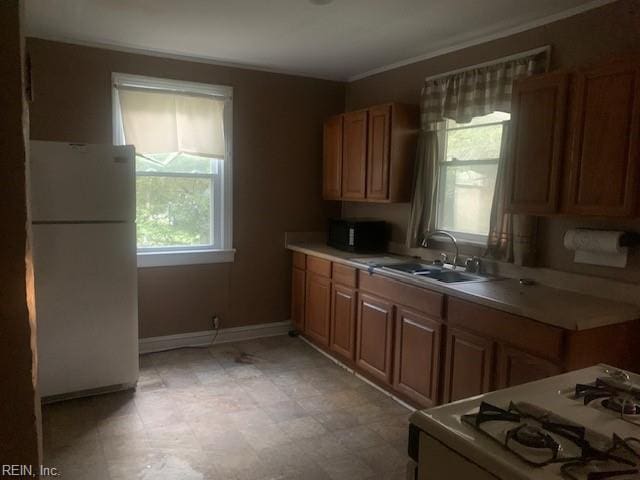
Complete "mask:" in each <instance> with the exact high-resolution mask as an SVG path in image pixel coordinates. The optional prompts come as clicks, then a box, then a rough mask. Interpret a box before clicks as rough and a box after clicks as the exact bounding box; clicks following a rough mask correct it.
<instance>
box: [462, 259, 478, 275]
mask: <svg viewBox="0 0 640 480" xmlns="http://www.w3.org/2000/svg"><path fill="white" fill-rule="evenodd" d="M464 266H465V270H466V271H467V272H469V273H479V272H480V259H479V258H478V257H470V258H467V260H466V261H465V262H464Z"/></svg>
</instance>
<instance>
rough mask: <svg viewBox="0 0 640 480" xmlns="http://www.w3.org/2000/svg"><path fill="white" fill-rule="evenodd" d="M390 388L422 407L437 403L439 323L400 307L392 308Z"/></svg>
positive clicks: (440, 328)
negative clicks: (392, 360) (393, 319)
mask: <svg viewBox="0 0 640 480" xmlns="http://www.w3.org/2000/svg"><path fill="white" fill-rule="evenodd" d="M395 323H396V325H395V328H396V335H395V363H394V365H395V366H394V375H393V387H394V388H395V390H397V391H398V392H400V393H402V394H404V395H405V396H407V397H409V398H410V399H411V400H413V401H414V402H416V403H417V404H418V405H420V406H421V407H423V408H426V407H431V406H433V405H435V404H436V403H437V402H438V383H439V380H440V341H441V331H442V324H441V323H440V322H439V321H437V320H434V319H431V318H429V317H427V316H425V315H423V314H422V313H418V312H414V311H411V310H409V309H406V308H404V307H398V308H397V309H396V322H395Z"/></svg>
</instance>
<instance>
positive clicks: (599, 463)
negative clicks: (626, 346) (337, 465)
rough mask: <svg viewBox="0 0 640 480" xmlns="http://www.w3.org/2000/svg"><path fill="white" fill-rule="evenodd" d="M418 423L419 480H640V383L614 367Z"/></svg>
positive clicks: (473, 402)
mask: <svg viewBox="0 0 640 480" xmlns="http://www.w3.org/2000/svg"><path fill="white" fill-rule="evenodd" d="M411 423H412V434H411V435H410V446H409V450H410V453H411V456H412V457H415V458H414V460H416V461H417V462H418V469H417V476H416V477H415V478H417V479H419V480H440V479H457V478H465V479H469V480H473V479H482V480H484V479H501V480H512V479H513V480H538V479H539V480H542V479H562V478H565V479H571V480H608V479H611V480H629V479H636V480H638V479H640V375H637V374H632V373H627V372H622V371H620V370H618V369H616V368H614V367H610V366H607V365H596V366H594V367H589V368H585V369H582V370H577V371H574V372H569V373H566V374H563V375H558V376H555V377H550V378H546V379H544V380H539V381H537V382H531V383H527V384H525V385H520V386H517V387H512V388H507V389H504V390H499V391H496V392H491V393H487V394H484V395H480V396H477V397H472V398H469V399H465V400H460V401H458V402H454V403H450V404H447V405H443V406H440V407H435V408H432V409H429V410H423V411H418V412H416V413H415V414H414V415H413V416H412V417H411ZM411 475H415V474H413V473H411V474H410V475H409V477H410V478H413V477H412V476H411Z"/></svg>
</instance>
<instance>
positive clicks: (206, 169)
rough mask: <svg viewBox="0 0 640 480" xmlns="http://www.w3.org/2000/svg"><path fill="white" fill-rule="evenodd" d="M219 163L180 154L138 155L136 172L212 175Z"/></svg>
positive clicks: (209, 159)
mask: <svg viewBox="0 0 640 480" xmlns="http://www.w3.org/2000/svg"><path fill="white" fill-rule="evenodd" d="M219 161H220V160H212V159H211V158H209V157H199V156H197V155H190V154H188V153H178V152H173V153H149V154H138V155H136V171H137V172H171V173H204V174H211V173H215V172H214V171H213V168H214V166H215V165H217V162H219Z"/></svg>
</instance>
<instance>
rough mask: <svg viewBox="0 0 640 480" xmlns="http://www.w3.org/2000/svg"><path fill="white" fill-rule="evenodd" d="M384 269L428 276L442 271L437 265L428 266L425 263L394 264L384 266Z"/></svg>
mask: <svg viewBox="0 0 640 480" xmlns="http://www.w3.org/2000/svg"><path fill="white" fill-rule="evenodd" d="M386 268H388V269H390V270H395V271H397V272H404V273H412V274H414V275H429V274H432V273H436V272H441V271H442V267H441V266H439V265H428V264H425V263H396V264H394V265H386Z"/></svg>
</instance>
